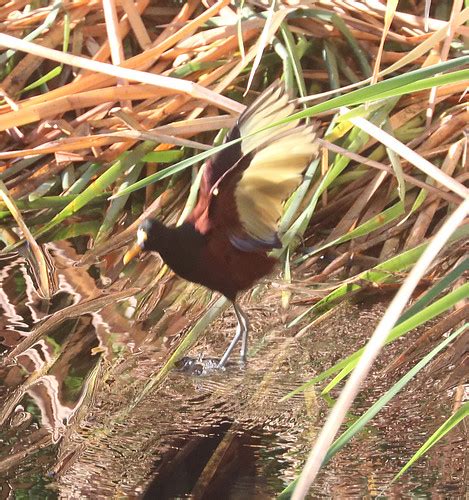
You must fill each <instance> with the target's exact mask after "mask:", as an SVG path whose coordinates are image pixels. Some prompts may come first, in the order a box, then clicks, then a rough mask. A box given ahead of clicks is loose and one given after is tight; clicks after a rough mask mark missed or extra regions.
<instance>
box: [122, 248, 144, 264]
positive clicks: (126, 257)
mask: <svg viewBox="0 0 469 500" xmlns="http://www.w3.org/2000/svg"><path fill="white" fill-rule="evenodd" d="M141 251H142V247H141V246H140V245H139V244H138V243H135V245H133V246H132V248H131V249H130V250H128V251H127V252H126V253H125V255H124V258H123V261H124V266H126V265H127V264H128V263H129V262H130V261H131V260H132V259H135V257H137V255H138V254H139V253H140V252H141Z"/></svg>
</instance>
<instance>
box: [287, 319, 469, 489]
mask: <svg viewBox="0 0 469 500" xmlns="http://www.w3.org/2000/svg"><path fill="white" fill-rule="evenodd" d="M466 329H467V324H465V325H464V326H462V327H461V328H459V329H458V330H457V331H455V332H454V333H452V334H451V335H450V336H449V337H448V338H446V339H445V340H443V341H442V342H441V343H440V344H438V346H436V347H435V348H434V349H433V350H432V351H431V352H430V353H428V354H427V355H426V356H425V357H424V358H422V359H421V360H420V361H419V362H418V363H417V364H416V365H415V366H414V367H413V368H412V369H411V370H409V371H408V372H407V373H406V374H405V375H404V376H403V377H402V378H401V379H400V380H399V381H398V382H396V383H395V384H394V385H393V386H392V387H391V389H389V390H388V391H387V392H386V393H385V394H383V396H381V397H380V398H379V399H378V401H376V403H374V404H373V405H372V406H371V407H370V408H369V409H368V410H367V411H366V412H365V413H364V414H363V415H362V416H361V417H359V418H358V419H357V420H356V421H355V422H354V423H353V424H352V425H351V426H350V427H349V428H348V429H347V430H346V431H345V432H344V433H343V434H341V436H339V437H338V438H337V439H336V440H335V441H334V443H333V444H332V445H331V447H330V448H329V450H328V452H327V454H326V456H325V458H324V462H323V463H322V466H324V465H326V464H327V463H328V462H329V461H330V460H331V458H332V457H333V456H334V455H335V454H336V453H338V452H339V451H340V450H341V449H342V448H343V447H344V446H345V445H346V444H347V443H349V442H350V440H351V439H352V438H353V437H354V436H355V435H356V434H358V433H359V432H360V431H361V430H362V429H363V428H364V427H365V425H367V424H368V422H370V420H371V419H373V418H374V417H375V416H376V415H377V414H378V413H379V412H380V411H381V410H382V408H383V407H384V406H385V405H387V404H388V403H389V401H391V399H392V398H393V397H394V396H395V395H396V394H398V393H399V392H400V391H401V390H402V389H403V388H404V387H405V386H406V385H407V384H408V383H409V382H410V381H411V380H412V379H413V378H414V377H415V376H416V375H417V373H418V372H419V371H420V370H422V369H423V368H424V367H425V366H426V365H427V364H428V363H429V362H430V361H431V360H432V359H433V358H434V357H435V356H436V355H437V354H439V353H440V352H441V351H442V350H443V349H445V348H446V347H447V346H448V344H450V343H451V342H452V341H453V340H454V339H455V338H456V337H458V336H459V335H461V333H463V332H464V331H465V330H466ZM466 404H467V405H469V403H466ZM460 410H461V409H460ZM468 412H469V406H468V408H467V409H466V410H465V415H464V416H466V415H467V413H468ZM455 415H456V414H455ZM464 416H463V417H462V418H464ZM451 418H452V417H451ZM455 420H456V419H455ZM460 420H461V419H459V420H457V422H456V423H458V422H459V421H460ZM447 422H448V421H447ZM447 422H445V424H446V423H447ZM456 423H455V424H454V425H456ZM445 424H443V425H445ZM454 425H453V427H454ZM442 427H443V426H442ZM451 428H452V427H451ZM440 429H441V427H440ZM437 432H438V431H437ZM435 434H436V433H435ZM435 434H434V435H433V436H435ZM433 436H432V437H433ZM430 439H431V438H430ZM430 439H429V440H428V441H427V443H428V442H429V441H430ZM433 444H434V443H433ZM424 446H425V445H424ZM422 449H423V446H422V448H421V449H420V450H422ZM427 449H428V448H427ZM420 450H419V451H420ZM425 451H426V450H425ZM425 451H423V452H422V453H421V455H422V454H423V453H425ZM418 453H419V452H417V453H416V454H415V455H414V457H412V459H411V461H412V462H411V461H409V462H408V463H407V464H406V466H405V467H404V468H403V469H402V470H401V471H400V472H399V474H398V475H396V476H395V477H394V479H393V481H395V480H396V479H397V478H398V477H399V476H400V475H402V474H403V473H404V472H405V470H407V468H409V467H410V466H411V465H412V463H413V462H415V460H417V459H418V458H419V457H420V456H421V455H419V456H417V454H418ZM296 482H297V480H295V481H293V482H291V483H290V484H289V485H288V486H287V487H286V488H285V489H284V490H283V491H282V492H281V493H280V495H279V497H278V498H289V497H290V495H291V493H292V492H293V489H294V488H295V485H296Z"/></svg>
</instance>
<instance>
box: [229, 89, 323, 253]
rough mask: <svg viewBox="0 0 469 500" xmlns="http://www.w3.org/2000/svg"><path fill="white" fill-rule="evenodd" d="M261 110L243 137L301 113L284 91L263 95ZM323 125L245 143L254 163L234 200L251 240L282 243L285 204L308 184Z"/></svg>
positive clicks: (283, 129)
mask: <svg viewBox="0 0 469 500" xmlns="http://www.w3.org/2000/svg"><path fill="white" fill-rule="evenodd" d="M262 98H263V100H262V101H261V103H260V106H255V105H256V104H257V103H254V105H253V109H252V111H251V112H249V111H250V109H251V108H250V109H248V111H247V112H246V116H245V117H242V118H243V119H242V120H240V123H239V129H240V131H241V136H244V135H245V134H249V133H252V132H254V131H255V130H259V129H261V128H263V127H266V126H268V125H269V124H271V123H274V122H276V121H279V120H282V119H283V118H287V117H288V116H290V115H291V114H292V113H293V112H294V111H295V106H294V105H293V104H292V103H289V102H288V98H289V96H288V94H287V93H286V91H285V89H284V88H283V86H281V87H280V86H279V87H277V88H274V89H273V90H272V91H271V92H270V93H269V94H268V95H267V96H265V97H264V95H262V96H261V97H260V99H262ZM316 137H317V125H304V124H301V123H300V120H293V121H291V122H289V123H286V124H283V125H279V126H277V127H272V128H270V129H267V130H265V131H263V132H261V133H259V134H255V135H253V136H251V137H248V138H246V139H245V140H243V141H242V142H241V149H242V151H243V154H244V155H246V156H248V157H250V158H251V159H250V162H249V165H248V166H247V168H245V169H244V171H243V173H242V176H241V178H240V179H239V181H238V182H237V184H236V187H235V190H234V197H235V201H236V208H237V211H238V216H239V220H240V223H241V225H242V227H243V229H244V231H245V232H246V235H247V236H249V237H250V238H252V239H253V240H255V241H257V242H260V243H261V242H265V243H266V244H268V245H269V242H272V241H274V240H275V239H276V237H277V225H278V221H279V219H280V216H281V214H282V204H283V202H284V201H285V199H286V198H288V196H289V195H290V194H291V193H292V192H293V190H294V189H296V187H298V185H299V183H300V182H301V179H302V173H303V172H304V170H305V168H306V167H307V166H308V165H309V163H310V162H311V161H312V159H313V158H314V157H315V156H316V154H317V152H318V144H317V141H316Z"/></svg>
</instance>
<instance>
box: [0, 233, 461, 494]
mask: <svg viewBox="0 0 469 500" xmlns="http://www.w3.org/2000/svg"><path fill="white" fill-rule="evenodd" d="M85 251H86V247H85V245H84V244H83V241H82V240H80V239H78V240H76V242H75V246H72V245H71V244H70V243H69V242H58V243H49V244H47V252H48V253H49V254H50V260H51V267H50V269H49V273H50V276H51V277H52V283H53V284H54V283H55V292H54V295H53V297H52V299H51V300H46V299H44V298H42V297H41V296H40V294H39V293H38V292H37V285H36V277H35V276H34V273H32V271H31V270H32V269H33V267H32V266H30V265H28V262H27V259H25V258H24V257H23V256H20V255H10V256H4V257H1V260H0V280H1V288H0V306H1V307H2V308H3V314H2V317H1V319H0V340H1V347H2V352H3V364H2V365H1V368H0V371H1V374H0V377H1V380H2V381H3V383H2V386H1V388H0V391H1V392H0V396H1V399H2V406H1V411H0V421H1V425H2V427H1V431H0V432H1V434H0V439H1V441H2V447H1V451H0V478H1V480H0V484H1V488H2V489H1V498H8V497H11V498H24V497H28V498H59V497H60V498H83V497H85V498H86V497H87V498H105V497H119V498H137V497H143V498H146V499H152V498H175V497H189V496H192V497H194V498H232V499H238V498H239V499H241V498H243V499H244V498H260V499H262V498H273V497H275V495H276V494H277V493H279V492H280V491H281V490H282V489H283V488H284V487H285V486H286V485H287V484H288V483H289V482H290V481H291V480H293V479H294V478H295V477H296V475H297V474H298V472H299V471H300V470H301V466H302V464H303V462H304V460H305V458H306V456H307V454H308V451H309V449H310V446H311V442H312V440H313V439H314V436H315V435H316V434H317V432H318V430H319V428H320V426H321V424H322V422H323V421H324V418H325V415H326V414H327V412H328V409H329V405H330V404H331V403H330V401H328V399H327V398H323V397H322V396H321V395H320V391H319V390H318V389H317V388H314V389H311V390H309V391H308V392H306V393H305V394H303V395H299V396H295V397H294V398H291V399H289V400H287V401H285V402H280V401H279V400H280V398H281V397H283V396H284V395H285V394H287V393H288V392H289V391H291V390H292V389H294V388H296V387H297V386H298V385H299V384H301V383H302V382H304V381H305V380H307V379H308V378H311V377H312V376H314V375H316V374H318V373H320V372H321V371H322V370H324V369H326V368H328V367H329V366H331V364H333V363H334V362H335V361H337V360H339V359H341V358H342V357H343V356H344V355H346V354H347V353H350V352H351V351H352V350H353V349H354V348H356V347H358V346H360V345H362V344H363V341H364V338H365V337H366V336H367V335H369V334H370V333H371V331H372V329H373V326H374V325H375V324H376V322H377V321H378V319H379V317H380V315H381V314H382V312H383V310H384V308H385V306H386V301H387V298H386V297H385V298H384V299H383V300H382V301H381V300H380V299H379V297H378V300H375V301H374V303H371V302H370V301H369V300H368V301H366V302H364V303H358V302H356V303H347V304H344V305H343V306H341V307H340V308H339V309H338V310H337V311H336V312H335V313H334V314H333V315H331V316H330V317H329V318H328V319H327V321H323V322H321V323H319V324H317V325H316V326H315V327H314V329H311V330H309V331H307V332H306V333H305V334H304V335H302V336H300V337H299V338H298V337H294V336H293V335H294V334H295V333H296V332H297V331H299V329H300V328H296V329H292V330H287V329H286V328H285V326H284V325H285V322H286V320H287V319H289V318H291V317H294V316H295V315H298V314H299V313H300V312H301V311H302V310H304V307H305V306H304V305H303V304H302V303H301V302H299V303H298V304H295V303H293V304H292V306H291V307H290V309H289V311H288V313H285V312H283V311H282V310H280V308H279V302H280V301H279V292H278V290H276V289H275V287H273V288H269V289H267V290H263V291H261V292H260V297H261V298H262V300H261V301H259V300H258V298H256V299H255V300H252V301H246V302H245V303H244V305H245V308H246V311H247V312H248V314H249V317H250V319H251V323H252V330H253V333H252V335H251V337H250V340H251V344H250V345H251V350H250V357H249V362H248V364H247V366H246V367H244V368H242V367H240V366H238V365H237V364H236V363H234V364H232V365H230V366H229V367H228V369H227V370H226V371H224V372H217V371H215V372H210V373H209V374H208V375H206V376H202V377H200V376H190V375H187V374H184V373H181V372H179V371H177V370H175V369H171V370H170V371H169V372H168V373H167V374H166V375H160V376H158V375H157V374H158V372H159V370H160V369H161V367H162V366H163V365H164V363H165V362H166V361H167V359H168V358H169V356H170V354H171V352H173V351H174V348H175V347H176V346H177V345H179V343H180V341H181V340H182V338H183V334H184V333H185V332H186V331H187V329H188V328H189V327H190V325H192V324H194V322H195V321H196V319H197V318H198V317H199V315H200V314H201V312H202V311H203V310H204V309H205V307H206V305H207V303H208V302H209V301H210V295H209V294H208V293H207V292H206V291H204V290H203V289H201V288H200V287H196V286H192V285H188V284H186V283H185V282H183V281H180V280H177V279H174V278H172V277H171V276H169V275H168V274H163V275H159V272H160V265H159V261H158V259H157V258H156V257H153V256H151V257H149V258H147V259H146V260H145V261H143V262H141V263H138V264H137V265H136V266H135V267H133V268H129V269H128V270H126V272H125V273H122V268H121V264H120V254H119V253H118V252H116V253H115V255H113V254H111V255H109V256H106V259H104V260H103V261H101V262H99V263H92V264H89V263H86V264H85V263H84V262H83V261H81V262H80V258H81V256H82V254H83V253H84V252H85ZM26 257H27V256H26ZM215 299H216V297H215ZM137 304H139V307H137ZM234 326H235V318H234V314H233V312H232V310H231V309H227V310H226V311H225V312H224V313H223V315H222V316H221V317H220V318H218V319H217V320H216V321H214V322H213V323H212V324H211V325H210V327H209V329H208V330H207V331H206V333H205V334H204V335H203V336H202V337H201V338H200V339H199V340H198V342H197V344H196V345H195V346H194V347H193V348H192V349H191V351H190V353H191V355H192V356H199V355H202V354H203V355H204V356H208V357H216V356H219V355H221V353H222V352H223V351H224V348H225V347H226V345H227V343H228V341H229V339H230V337H231V335H232V334H233V331H234ZM301 326H304V324H302V325H300V327H301ZM408 345H409V340H406V341H404V342H402V343H399V344H397V345H393V346H389V347H388V348H387V350H386V353H385V356H384V359H385V360H386V361H388V360H389V359H390V358H393V357H395V356H396V355H397V354H398V353H399V352H401V351H402V350H403V349H404V348H405V347H406V346H408ZM381 363H382V362H381ZM404 368H405V367H403V368H402V369H400V370H398V371H397V372H392V373H391V374H390V375H389V374H385V373H383V372H382V366H380V364H379V363H378V366H377V367H376V369H375V371H374V373H373V377H372V379H371V382H370V384H369V385H368V387H366V388H365V389H364V391H363V392H362V393H361V394H360V397H359V400H358V402H357V404H356V405H355V407H354V409H353V414H351V415H350V418H351V419H354V418H356V416H357V415H359V414H361V413H362V412H363V411H364V410H366V409H367V408H368V407H369V406H370V405H371V404H372V403H373V402H374V401H375V400H376V398H377V397H378V395H380V394H381V392H382V391H383V390H385V389H386V388H388V387H390V386H391V385H392V384H393V383H394V382H395V381H396V380H397V378H399V376H400V374H402V372H403V370H404ZM444 375H446V373H445V374H444ZM157 377H159V378H157ZM442 378H443V377H440V378H437V379H434V378H432V376H431V373H430V372H425V371H424V372H423V373H421V374H420V375H419V376H418V378H417V379H416V380H415V381H413V382H412V383H411V384H410V385H409V386H408V387H407V389H406V390H405V392H403V393H402V394H401V395H400V396H398V397H397V398H396V399H395V400H393V401H392V403H391V404H390V405H389V406H388V407H387V408H385V410H384V411H383V412H382V413H380V414H379V415H378V416H377V417H376V418H375V420H374V422H373V423H372V425H370V426H369V427H368V428H367V429H366V430H365V431H364V432H362V433H361V434H360V435H359V436H358V437H357V438H356V439H354V440H353V442H352V443H351V444H350V445H349V446H348V447H346V448H345V449H344V450H343V451H342V452H341V453H339V454H338V455H337V456H336V457H335V458H334V459H333V460H332V461H331V463H330V464H329V465H328V467H327V468H326V469H325V470H324V471H323V472H322V473H321V474H320V476H319V478H318V480H317V482H316V484H315V485H314V487H313V490H312V493H311V496H312V498H373V497H375V496H376V494H377V493H378V492H379V491H380V490H381V489H382V488H383V487H384V486H386V485H387V484H388V482H389V481H390V480H391V479H392V477H393V476H394V475H395V474H396V473H397V472H398V471H399V469H400V467H402V466H403V465H404V463H405V462H406V460H407V459H409V458H410V456H411V455H412V454H413V453H414V452H415V450H416V449H417V448H418V447H419V446H420V444H421V443H423V442H424V441H425V439H426V438H427V437H428V435H429V434H430V433H431V432H433V431H434V430H435V429H436V428H437V427H438V426H439V425H440V424H441V423H442V422H443V421H444V420H445V418H447V417H448V415H449V414H450V412H451V408H452V404H453V399H454V390H452V389H448V388H447V387H445V386H444V384H443V383H442V380H441V379H442ZM149 382H151V383H152V385H154V388H153V389H152V390H150V391H148V392H145V387H148V383H149ZM332 397H336V394H335V393H334V394H332ZM464 433H465V427H464V425H463V426H460V427H459V429H457V430H456V431H454V432H453V433H451V434H450V435H449V437H448V438H447V439H445V440H444V441H442V442H441V443H440V444H439V445H438V446H436V447H435V448H434V449H433V450H432V451H431V453H430V454H429V455H428V457H427V458H426V459H424V460H423V461H421V462H419V463H418V464H416V465H415V466H414V467H413V468H412V469H410V471H409V473H408V474H406V475H405V476H404V477H403V478H402V479H401V480H400V481H398V482H396V483H395V484H394V485H392V486H391V488H390V489H389V490H388V491H387V496H388V497H389V498H434V497H435V498H463V497H464V495H465V489H464V488H465V486H464V471H465V467H466V462H465V443H466V437H467V436H465V435H464Z"/></svg>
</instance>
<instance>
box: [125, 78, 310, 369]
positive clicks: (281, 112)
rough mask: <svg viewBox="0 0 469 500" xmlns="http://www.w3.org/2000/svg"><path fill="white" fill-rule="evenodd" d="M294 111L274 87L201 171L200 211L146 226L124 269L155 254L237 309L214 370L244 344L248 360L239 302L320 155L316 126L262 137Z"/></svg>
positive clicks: (262, 272)
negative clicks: (285, 207) (172, 223)
mask: <svg viewBox="0 0 469 500" xmlns="http://www.w3.org/2000/svg"><path fill="white" fill-rule="evenodd" d="M294 111H295V105H294V104H293V103H291V102H289V95H288V93H287V92H286V90H285V88H284V86H283V85H281V84H278V83H276V84H273V85H271V86H270V87H269V88H268V89H267V90H266V91H265V92H264V93H262V94H261V95H260V96H259V97H258V98H257V99H256V100H255V101H254V103H253V104H252V105H251V106H249V107H248V108H247V109H246V110H245V111H244V112H243V113H242V114H241V115H240V117H239V119H238V121H237V122H236V124H235V126H234V127H233V128H232V129H231V130H230V132H229V133H228V134H227V136H226V139H225V141H226V142H229V141H232V140H235V139H238V138H240V137H242V138H243V139H242V140H241V141H240V142H238V143H236V144H232V145H231V146H228V147H227V148H226V149H224V150H222V151H220V152H218V153H217V154H216V155H214V156H213V157H212V158H211V159H210V160H208V161H207V162H206V164H205V170H204V172H203V176H202V181H201V184H200V190H199V199H198V202H197V205H196V206H195V208H194V209H193V210H192V212H191V213H190V214H189V216H188V217H187V219H186V221H185V222H184V223H183V224H181V225H180V226H178V227H167V226H165V225H164V224H163V223H161V222H159V221H158V220H156V219H146V220H145V221H144V222H143V223H142V224H141V226H140V227H139V229H138V231H137V242H136V244H135V245H134V246H133V247H132V248H131V249H130V250H129V251H128V252H127V253H126V254H125V256H124V264H127V262H129V261H130V260H131V259H133V258H134V257H135V256H136V255H138V254H139V253H140V252H141V251H142V250H143V251H154V252H158V253H159V254H160V256H161V257H162V259H163V261H164V262H165V263H166V264H167V265H168V266H169V267H170V268H171V269H172V270H173V271H174V272H175V273H176V274H178V275H179V276H180V277H182V278H184V279H186V280H188V281H192V282H194V283H200V284H201V285H204V286H205V287H207V288H210V289H211V290H215V291H217V292H220V293H222V294H223V295H224V296H225V297H227V298H228V299H229V300H230V301H231V302H232V303H233V307H234V311H235V314H236V318H237V320H238V326H237V328H236V334H235V336H234V338H233V340H232V341H231V343H230V345H229V347H228V349H227V350H226V351H225V353H224V354H223V356H222V358H221V360H220V362H219V363H218V366H219V367H220V368H221V367H224V366H225V364H226V362H227V360H228V358H229V356H230V354H231V352H232V351H233V349H234V347H235V346H236V344H237V343H238V342H239V340H240V339H241V360H242V361H245V360H246V353H247V337H248V320H247V318H246V315H245V314H244V313H243V311H242V310H241V308H240V306H239V304H238V303H237V302H236V298H237V296H238V294H239V292H240V291H242V290H246V289H248V288H250V287H252V285H253V284H254V283H255V282H256V281H258V280H259V279H261V278H262V277H264V276H266V275H268V274H269V273H270V272H272V270H273V267H274V265H275V263H276V260H275V259H274V258H272V257H271V256H269V255H268V252H269V251H271V250H273V249H274V248H280V247H281V242H280V239H279V236H278V233H277V229H278V221H279V219H280V216H281V213H282V204H283V202H284V201H285V199H286V198H287V197H288V196H289V195H290V194H291V192H292V191H293V190H294V189H295V188H296V187H297V186H298V185H299V183H300V182H301V179H302V173H303V171H304V170H305V168H306V167H307V166H308V164H309V163H310V162H311V160H312V159H313V158H314V157H315V155H316V154H317V150H318V145H317V141H316V137H317V133H316V130H317V126H316V125H306V124H304V123H301V121H300V120H293V121H291V122H289V123H284V124H282V125H278V126H275V127H272V128H269V129H267V130H263V131H262V132H260V133H257V134H254V135H250V134H252V133H253V132H256V131H258V130H261V129H264V128H265V127H267V126H269V125H270V124H272V123H274V122H277V121H280V120H283V119H284V118H287V117H288V116H290V115H291V114H292V113H293V112H294Z"/></svg>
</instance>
